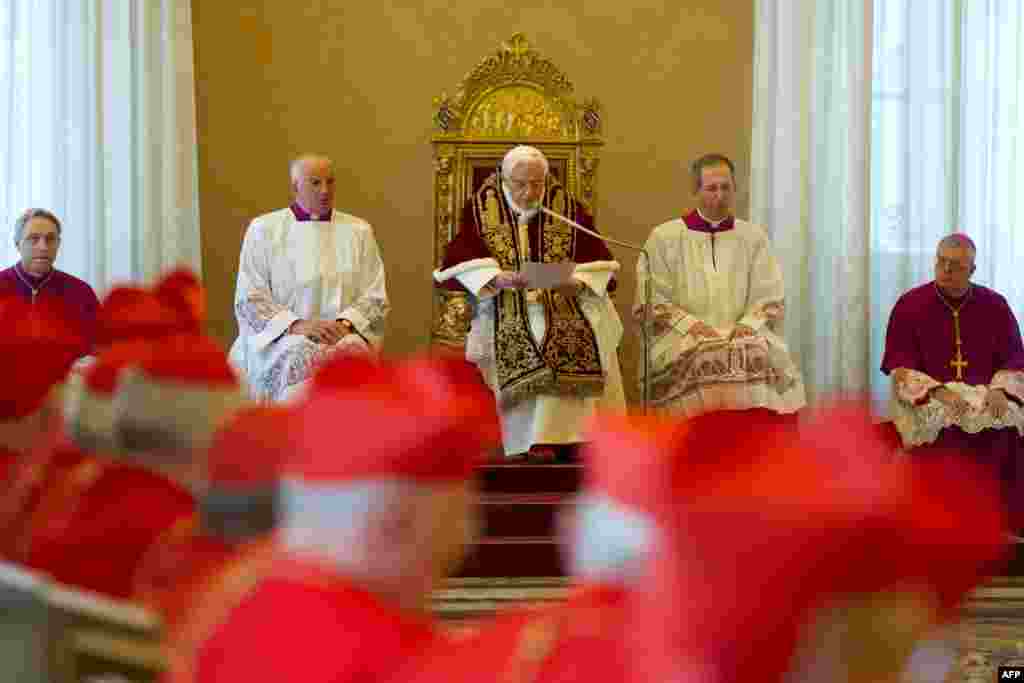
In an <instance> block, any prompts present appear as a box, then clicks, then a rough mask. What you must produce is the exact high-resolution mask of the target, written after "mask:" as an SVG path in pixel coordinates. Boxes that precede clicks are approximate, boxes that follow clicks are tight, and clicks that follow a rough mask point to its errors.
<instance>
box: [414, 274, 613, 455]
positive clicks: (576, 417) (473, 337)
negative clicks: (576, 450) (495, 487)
mask: <svg viewBox="0 0 1024 683" xmlns="http://www.w3.org/2000/svg"><path fill="white" fill-rule="evenodd" d="M618 269H619V264H618V263H617V262H615V261H598V262H592V263H581V264H577V265H576V267H575V269H574V271H573V277H574V278H575V279H577V280H579V281H580V282H582V283H583V285H584V288H583V290H582V292H581V293H580V294H579V295H578V296H577V299H578V300H579V303H580V308H581V309H582V311H583V314H584V315H585V316H586V318H587V321H588V322H589V323H590V325H591V327H592V328H593V330H594V336H595V337H596V339H597V345H598V349H599V350H600V354H601V367H602V368H603V369H604V378H605V381H604V391H603V393H602V394H601V395H600V396H592V397H577V396H567V395H561V394H559V395H551V394H538V395H534V396H531V397H529V398H525V399H523V400H521V401H518V402H516V403H514V404H512V405H502V406H501V409H500V411H499V413H500V416H501V432H502V441H503V445H504V449H505V454H506V455H515V454H519V453H525V452H526V451H528V450H529V449H530V447H531V446H534V445H537V444H572V443H581V442H582V441H583V440H584V436H585V434H586V430H587V428H588V426H589V421H590V418H591V417H592V416H593V415H594V413H595V412H597V411H598V410H602V411H603V410H610V411H618V412H621V411H623V410H625V407H626V396H625V391H624V389H623V386H622V372H621V370H620V369H619V358H618V348H619V343H620V341H621V340H622V332H623V328H622V320H621V319H620V318H619V313H618V311H616V310H615V304H614V303H612V300H611V299H610V298H609V296H608V291H607V288H608V283H609V282H610V281H611V279H612V276H613V275H614V274H615V272H616V271H618ZM499 272H501V269H500V268H499V266H498V262H497V261H496V260H494V259H490V258H485V259H476V260H473V261H467V262H465V263H463V264H460V265H459V266H456V267H455V268H449V269H447V271H437V272H435V273H434V277H435V279H436V280H437V281H438V282H443V281H444V280H446V279H448V278H451V277H455V278H457V279H458V281H459V283H460V284H462V286H463V287H464V288H465V289H466V290H467V291H468V292H469V293H470V294H472V295H473V296H474V297H476V299H477V306H476V315H475V316H474V317H473V320H472V323H471V325H470V329H469V334H468V335H467V337H466V359H467V360H469V361H470V362H472V363H475V364H476V366H477V367H478V368H480V372H481V374H482V375H483V377H484V380H485V381H486V382H487V384H488V386H490V387H491V388H492V389H496V387H497V386H498V381H497V375H496V368H495V361H494V327H495V325H494V323H495V312H494V302H495V294H497V290H495V289H493V288H492V287H491V286H490V285H488V284H487V283H488V282H490V281H491V279H493V278H494V276H495V275H497V274H498V273H499ZM527 300H528V304H527V315H528V318H529V321H530V332H531V333H532V335H533V338H534V340H535V341H536V342H537V343H538V344H539V343H540V341H541V340H543V339H544V334H545V332H546V331H547V321H546V320H545V316H544V305H543V304H542V303H540V302H539V301H538V296H537V295H536V294H534V293H532V292H529V293H528V294H527Z"/></svg>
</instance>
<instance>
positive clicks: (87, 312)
mask: <svg viewBox="0 0 1024 683" xmlns="http://www.w3.org/2000/svg"><path fill="white" fill-rule="evenodd" d="M60 230H61V225H60V220H59V219H58V218H57V216H55V215H54V214H53V213H52V212H50V211H47V210H46V209H28V210H27V211H25V212H24V213H22V214H21V215H20V216H18V219H17V220H16V221H15V222H14V246H15V247H17V248H18V253H19V254H20V255H21V259H20V260H19V261H18V262H17V263H15V264H14V265H13V266H11V267H10V268H7V269H6V270H3V271H0V297H3V296H18V297H21V298H22V299H24V300H25V301H27V302H29V303H31V304H36V303H38V302H43V301H45V302H47V303H48V304H59V305H61V306H62V307H63V308H64V309H66V311H67V314H68V316H69V317H70V319H71V320H73V321H76V322H77V323H78V324H79V325H80V330H81V334H82V336H83V337H84V339H85V341H86V344H87V347H86V349H84V350H83V353H87V352H89V351H91V350H92V345H93V338H94V335H95V328H96V313H97V311H98V310H99V305H100V304H99V300H98V299H97V298H96V292H94V291H93V289H92V287H90V286H89V284H88V283H86V282H85V281H83V280H79V279H78V278H77V277H75V276H74V275H70V274H68V273H65V272H64V271H61V270H57V269H56V268H55V267H54V263H55V262H56V261H57V252H58V250H59V249H60Z"/></svg>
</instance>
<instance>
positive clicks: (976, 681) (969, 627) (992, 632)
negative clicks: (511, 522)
mask: <svg viewBox="0 0 1024 683" xmlns="http://www.w3.org/2000/svg"><path fill="white" fill-rule="evenodd" d="M567 590H568V588H567V582H566V579H563V578H494V579H481V578H472V579H452V580H451V581H449V584H448V587H447V588H446V589H445V590H442V591H439V592H438V595H437V596H436V597H435V610H436V612H437V613H438V615H439V616H441V617H442V618H443V619H445V621H446V622H447V623H448V624H449V625H450V626H451V628H452V629H453V630H455V631H458V630H462V629H469V628H473V623H474V622H475V621H476V620H478V619H480V618H483V617H486V616H488V615H490V614H493V613H494V612H495V611H496V610H500V609H504V608H507V607H510V606H512V605H515V604H521V603H544V602H553V601H558V600H561V599H563V598H564V597H565V594H566V592H567ZM913 661H914V665H913V666H912V667H911V670H912V671H913V672H914V673H913V674H912V675H911V674H908V676H907V677H906V680H907V681H908V682H910V681H913V682H914V683H924V682H925V681H928V682H932V681H934V682H936V683H939V682H942V683H992V682H993V681H995V680H996V670H997V668H998V667H999V666H1003V665H1007V664H1017V665H1024V578H1003V579H996V580H994V581H992V582H991V583H990V584H989V585H987V586H985V587H984V588H981V589H979V590H977V591H975V592H974V594H972V595H971V597H970V599H969V600H968V601H967V602H966V604H965V605H964V617H963V621H962V622H961V623H960V624H958V625H957V626H955V627H953V628H951V629H949V630H948V631H947V632H945V633H943V634H942V635H941V637H937V638H936V639H935V640H934V641H932V642H929V643H924V644H922V645H921V647H920V648H919V650H918V651H917V652H916V653H915V655H914V658H913Z"/></svg>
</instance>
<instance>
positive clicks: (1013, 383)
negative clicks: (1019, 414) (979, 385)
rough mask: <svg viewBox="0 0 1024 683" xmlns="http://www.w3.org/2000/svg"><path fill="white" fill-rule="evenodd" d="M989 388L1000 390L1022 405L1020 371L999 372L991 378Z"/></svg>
mask: <svg viewBox="0 0 1024 683" xmlns="http://www.w3.org/2000/svg"><path fill="white" fill-rule="evenodd" d="M989 388H990V389H1002V390H1003V391H1005V392H1006V395H1007V396H1010V397H1012V398H1014V399H1016V400H1017V402H1018V403H1024V372H1021V371H1020V370H1000V371H999V372H997V373H996V376H995V377H993V378H992V384H990V385H989Z"/></svg>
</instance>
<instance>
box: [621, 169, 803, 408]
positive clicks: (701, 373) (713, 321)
mask: <svg viewBox="0 0 1024 683" xmlns="http://www.w3.org/2000/svg"><path fill="white" fill-rule="evenodd" d="M690 171H691V175H692V180H693V188H694V191H695V192H696V195H697V208H695V209H693V210H691V211H689V212H688V213H686V214H685V215H683V216H681V217H679V218H674V219H672V220H670V221H667V222H665V223H662V224H661V225H659V226H657V227H656V228H654V230H653V232H652V233H651V236H650V238H649V239H648V240H647V245H646V247H647V252H648V253H649V254H650V258H651V262H650V268H649V269H648V264H647V263H646V261H645V259H644V258H643V257H641V258H640V260H639V262H638V265H637V278H638V287H637V297H636V302H635V305H634V307H633V313H634V316H635V317H636V319H637V320H640V319H641V318H642V311H643V308H644V306H645V300H644V291H643V287H644V284H645V282H649V284H650V287H651V292H650V303H651V308H652V310H651V311H650V312H649V316H648V324H649V329H651V332H652V334H651V342H650V354H651V355H650V367H649V382H650V384H649V389H650V397H651V404H652V406H653V407H654V409H655V410H656V411H657V412H665V413H673V414H681V415H686V416H693V415H699V414H701V413H705V412H710V411H714V410H765V411H769V412H771V413H775V414H782V415H794V414H795V413H796V411H797V410H799V409H800V408H801V407H803V406H804V404H805V399H804V386H803V379H802V378H801V376H800V372H799V370H798V369H797V368H796V366H795V365H794V363H793V361H792V359H791V358H790V356H789V351H788V349H787V348H786V344H785V342H784V341H783V339H782V337H781V333H782V318H783V312H784V308H785V305H784V289H783V281H782V270H781V269H780V267H779V264H778V261H777V260H776V259H775V256H774V255H773V254H772V250H771V244H770V243H769V241H768V234H767V232H765V229H764V228H762V227H761V226H759V225H754V224H753V223H748V222H747V221H744V220H739V219H737V218H736V217H735V216H734V215H733V201H734V197H735V190H736V181H735V174H736V171H735V165H734V164H733V162H732V161H731V160H730V159H729V158H728V157H725V156H723V155H720V154H707V155H705V156H702V157H700V158H699V159H697V160H696V161H694V162H693V164H692V165H691V167H690ZM648 275H649V277H650V280H649V281H648V279H647V278H648ZM640 381H641V382H643V381H644V378H643V377H641V378H640Z"/></svg>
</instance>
